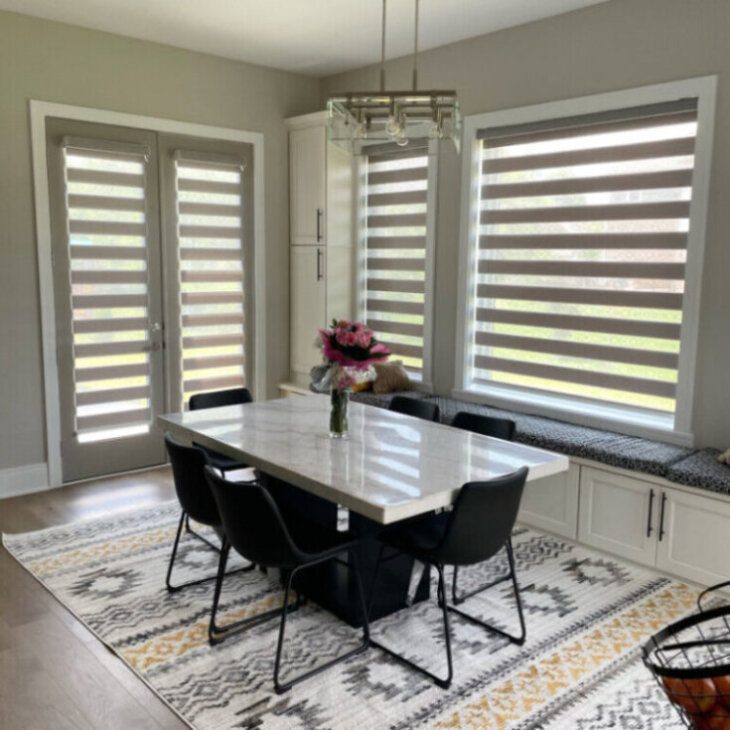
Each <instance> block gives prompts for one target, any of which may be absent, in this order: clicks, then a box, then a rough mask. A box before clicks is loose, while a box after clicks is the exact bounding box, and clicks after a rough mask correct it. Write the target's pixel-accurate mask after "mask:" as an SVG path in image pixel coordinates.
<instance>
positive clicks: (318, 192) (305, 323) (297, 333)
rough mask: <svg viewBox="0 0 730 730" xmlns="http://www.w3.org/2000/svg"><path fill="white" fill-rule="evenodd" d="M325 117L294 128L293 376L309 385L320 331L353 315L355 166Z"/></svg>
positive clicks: (298, 120) (301, 120)
mask: <svg viewBox="0 0 730 730" xmlns="http://www.w3.org/2000/svg"><path fill="white" fill-rule="evenodd" d="M326 119H327V117H326V113H325V112H316V113H314V114H307V115H305V116H301V117H293V118H291V119H287V120H286V124H287V126H288V128H289V202H290V205H289V209H290V224H289V243H290V246H289V257H290V294H289V296H290V307H291V312H290V316H291V342H290V359H291V377H292V380H293V381H294V382H295V383H298V384H301V385H306V384H307V383H308V382H309V371H310V370H311V368H312V367H313V366H314V365H318V364H319V363H320V362H321V354H320V351H319V350H318V348H317V347H316V344H315V343H316V339H317V330H318V329H319V328H320V327H324V326H326V325H328V324H329V323H330V322H331V320H332V319H335V318H336V319H341V318H343V317H344V318H351V317H352V316H353V310H354V306H353V305H354V298H353V272H354V250H355V248H354V220H353V177H354V175H353V161H352V156H351V155H350V154H349V153H348V152H346V151H345V150H342V149H340V148H339V147H337V146H336V145H334V144H332V143H331V142H329V141H328V140H327V127H326Z"/></svg>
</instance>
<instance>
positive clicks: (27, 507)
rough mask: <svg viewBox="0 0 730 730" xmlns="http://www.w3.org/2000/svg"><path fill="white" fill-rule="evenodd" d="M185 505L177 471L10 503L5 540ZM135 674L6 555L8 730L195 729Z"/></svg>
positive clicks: (2, 609)
mask: <svg viewBox="0 0 730 730" xmlns="http://www.w3.org/2000/svg"><path fill="white" fill-rule="evenodd" d="M174 496H175V493H174V489H173V486H172V478H171V476H170V472H169V470H168V469H167V468H160V469H154V470H150V471H146V472H140V473H137V474H128V475H123V476H117V477H110V478H108V479H102V480H98V481H94V482H87V483H84V484H76V485H72V486H67V487H62V488H60V489H54V490H52V491H49V492H41V493H38V494H31V495H27V496H24V497H15V498H13V499H5V500H2V501H0V531H2V532H6V533H14V532H28V531H30V530H39V529H42V528H44V527H50V526H51V525H59V524H65V523H69V522H75V521H78V520H82V519H89V518H93V517H100V516H102V515H110V514H114V513H115V512H121V511H124V510H128V509H130V508H131V507H142V506H152V505H154V504H156V503H158V502H162V501H166V500H169V499H173V498H174ZM185 727H187V725H186V724H185V723H183V722H182V721H181V720H180V719H179V718H178V717H177V716H176V715H175V714H174V713H173V712H172V711H171V710H170V709H168V707H167V706H166V705H165V704H164V703H163V702H162V701H161V700H159V699H158V698H157V696H156V695H155V694H154V693H153V692H152V691H151V690H150V689H148V688H147V686H146V685H145V684H144V683H143V682H141V681H140V680H139V679H138V678H137V677H136V676H135V675H134V674H133V673H132V671H131V670H130V669H129V668H128V667H127V666H126V665H125V664H124V663H123V662H122V661H121V660H120V659H118V658H117V657H115V656H114V655H113V654H112V653H111V652H109V651H108V650H107V649H106V648H105V647H104V646H103V644H101V642H99V641H98V640H97V639H96V638H95V637H94V636H93V635H92V634H91V633H90V632H89V631H88V630H87V629H86V628H84V626H83V625H82V624H81V623H79V622H78V621H77V620H76V619H75V618H74V617H73V616H72V615H71V614H70V613H69V612H68V611H67V610H66V609H65V608H64V607H63V606H62V605H61V604H60V603H58V602H57V601H56V600H55V599H54V598H53V597H52V596H51V595H50V594H49V593H48V592H47V591H46V590H45V589H44V588H43V587H42V586H41V585H40V584H39V583H38V582H37V581H36V580H35V579H34V578H32V577H31V576H30V575H29V574H28V573H26V571H25V570H23V568H21V567H20V565H18V563H16V561H15V560H14V559H13V558H12V557H10V555H9V554H8V553H7V552H6V551H5V549H0V728H2V730H36V729H37V730H48V729H50V728H53V729H54V730H61V729H65V728H82V729H84V730H85V729H87V728H92V729H93V730H96V729H97V728H100V729H101V728H103V729H104V730H110V729H115V728H120V729H121V728H124V729H125V730H142V729H146V728H185Z"/></svg>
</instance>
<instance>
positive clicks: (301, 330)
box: [289, 246, 327, 375]
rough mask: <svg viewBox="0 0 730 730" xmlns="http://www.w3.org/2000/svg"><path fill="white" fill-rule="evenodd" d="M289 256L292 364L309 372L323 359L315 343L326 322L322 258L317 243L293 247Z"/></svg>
mask: <svg viewBox="0 0 730 730" xmlns="http://www.w3.org/2000/svg"><path fill="white" fill-rule="evenodd" d="M289 251H290V256H291V367H292V371H294V372H295V373H300V374H303V375H308V374H309V371H310V369H311V368H312V367H313V366H314V365H318V364H319V363H321V362H322V355H321V353H320V350H319V348H317V346H316V345H315V342H316V340H317V330H318V329H319V328H320V327H324V326H325V325H326V324H327V322H326V321H325V271H324V267H325V257H324V249H322V248H321V247H319V246H292V247H291V248H290V249H289Z"/></svg>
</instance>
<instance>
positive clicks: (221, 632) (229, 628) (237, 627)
mask: <svg viewBox="0 0 730 730" xmlns="http://www.w3.org/2000/svg"><path fill="white" fill-rule="evenodd" d="M230 550H231V546H230V544H229V543H228V541H227V540H225V539H224V540H223V545H222V547H221V555H220V560H219V561H218V575H217V576H216V581H215V590H214V591H213V605H212V607H211V610H210V622H209V624H208V643H209V644H210V645H211V646H215V645H216V644H220V643H221V642H222V641H223V640H225V639H227V638H228V637H229V636H231V634H235V633H239V632H241V631H243V630H244V629H246V628H249V627H251V626H255V625H258V624H262V623H264V622H266V621H268V620H269V619H272V618H275V617H276V616H278V615H279V609H278V608H274V609H272V610H271V611H266V612H265V613H258V614H256V615H255V616H249V617H247V618H244V619H241V620H240V621H234V622H232V623H230V624H226V625H225V626H218V625H217V624H216V616H217V615H218V604H219V603H220V597H221V590H222V588H223V579H224V578H225V577H226V576H227V575H233V573H234V572H238V571H232V572H231V573H226V563H227V562H228V554H229V553H230ZM251 567H253V566H251ZM250 569H251V568H249V567H247V568H244V570H250ZM296 608H298V606H296V605H295V606H293V607H292V608H291V610H296Z"/></svg>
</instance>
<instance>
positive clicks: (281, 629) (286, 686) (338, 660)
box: [274, 553, 370, 694]
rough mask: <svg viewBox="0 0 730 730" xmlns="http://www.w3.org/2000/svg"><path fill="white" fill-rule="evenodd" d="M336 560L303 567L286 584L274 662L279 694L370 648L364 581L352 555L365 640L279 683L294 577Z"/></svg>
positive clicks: (292, 574)
mask: <svg viewBox="0 0 730 730" xmlns="http://www.w3.org/2000/svg"><path fill="white" fill-rule="evenodd" d="M333 559H334V558H332V557H330V558H326V559H325V560H319V561H317V562H315V563H308V564H307V565H302V566H299V567H297V568H295V569H294V570H292V572H291V573H290V574H289V577H288V578H287V582H286V589H285V591H284V605H283V606H282V608H281V624H280V625H279V640H278V643H277V646H276V659H275V661H274V689H275V690H276V693H277V694H283V693H284V692H287V691H288V690H290V689H291V688H292V687H293V686H294V685H295V684H299V683H300V682H303V681H304V680H305V679H309V678H310V677H313V676H314V675H315V674H319V673H320V672H324V671H325V670H326V669H329V668H330V667H333V666H335V664H340V663H341V662H344V661H346V660H347V659H350V658H351V657H353V656H355V655H357V654H360V653H362V652H363V651H365V650H366V649H367V648H368V646H369V645H370V625H369V623H368V616H367V607H366V605H365V591H364V590H363V586H362V580H361V578H360V571H359V570H358V566H357V562H356V558H355V555H354V553H351V554H350V561H351V564H350V565H351V570H353V571H354V573H355V578H356V579H355V583H356V586H357V592H358V597H359V599H360V610H361V611H362V612H363V617H364V622H363V639H362V642H361V643H360V644H358V646H356V647H355V648H354V649H351V650H350V651H348V652H346V653H345V654H342V655H340V656H337V657H335V658H334V659H331V660H330V661H328V662H325V663H324V664H321V665H320V666H318V667H315V668H314V669H310V670H309V671H308V672H304V673H303V674H300V675H299V676H298V677H294V678H293V679H290V680H289V681H288V682H285V683H282V682H280V681H279V671H280V670H281V654H282V650H283V647H284V633H285V631H286V617H287V614H288V613H289V611H287V609H286V607H287V603H288V599H289V591H290V590H291V585H292V581H293V580H294V576H295V575H296V574H297V573H298V572H299V571H301V570H306V569H307V568H311V567H313V566H315V565H319V564H320V563H324V562H327V561H328V560H333Z"/></svg>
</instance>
